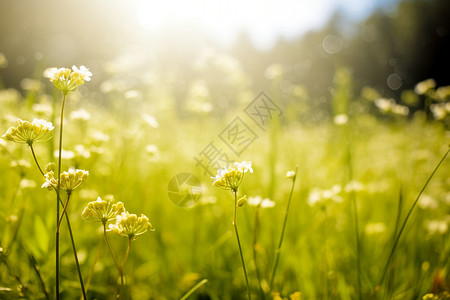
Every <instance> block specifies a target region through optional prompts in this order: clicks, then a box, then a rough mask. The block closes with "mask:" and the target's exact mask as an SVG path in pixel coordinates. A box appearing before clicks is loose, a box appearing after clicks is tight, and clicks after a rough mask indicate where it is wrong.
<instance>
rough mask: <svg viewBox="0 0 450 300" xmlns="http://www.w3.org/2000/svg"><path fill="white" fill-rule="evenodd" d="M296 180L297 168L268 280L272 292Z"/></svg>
mask: <svg viewBox="0 0 450 300" xmlns="http://www.w3.org/2000/svg"><path fill="white" fill-rule="evenodd" d="M296 179H297V167H295V175H294V178H292V187H291V193H290V194H289V200H288V204H287V207H286V212H285V213H284V221H283V228H282V229H281V236H280V241H279V242H278V248H277V249H276V250H275V264H274V266H273V271H272V277H271V279H270V291H272V289H273V282H274V279H275V274H276V272H277V268H278V261H279V260H280V252H281V245H282V244H283V238H284V232H285V231H286V224H287V219H288V214H289V208H290V206H291V200H292V195H293V193H294V187H295V180H296Z"/></svg>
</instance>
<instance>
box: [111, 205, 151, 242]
mask: <svg viewBox="0 0 450 300" xmlns="http://www.w3.org/2000/svg"><path fill="white" fill-rule="evenodd" d="M109 229H110V230H111V231H113V232H115V233H117V234H118V235H122V236H125V237H128V238H129V239H130V240H135V239H136V238H137V236H139V235H141V234H144V233H145V232H147V230H151V231H154V230H155V229H154V228H153V226H152V224H151V223H150V221H149V220H148V218H147V217H146V216H145V215H142V214H141V216H140V217H138V216H137V215H135V214H130V213H129V212H127V211H125V212H122V213H121V214H120V215H118V216H117V217H116V223H115V224H110V225H109Z"/></svg>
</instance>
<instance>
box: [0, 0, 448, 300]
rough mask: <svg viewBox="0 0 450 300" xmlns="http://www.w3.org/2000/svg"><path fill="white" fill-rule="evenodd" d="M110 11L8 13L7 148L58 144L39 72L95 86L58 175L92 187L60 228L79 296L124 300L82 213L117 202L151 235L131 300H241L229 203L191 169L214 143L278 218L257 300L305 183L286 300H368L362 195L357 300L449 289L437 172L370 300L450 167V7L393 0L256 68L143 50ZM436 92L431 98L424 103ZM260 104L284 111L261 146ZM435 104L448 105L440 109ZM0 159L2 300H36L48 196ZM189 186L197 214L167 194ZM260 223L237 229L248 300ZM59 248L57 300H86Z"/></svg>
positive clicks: (45, 265) (68, 134)
mask: <svg viewBox="0 0 450 300" xmlns="http://www.w3.org/2000/svg"><path fill="white" fill-rule="evenodd" d="M111 3H112V4H110V5H109V6H108V5H106V2H105V1H98V2H92V3H90V2H89V3H88V2H83V3H81V4H80V3H78V2H74V1H69V2H68V3H66V4H62V3H60V2H56V1H49V2H46V3H42V2H37V1H23V2H7V1H5V2H1V4H0V7H1V9H0V15H1V18H0V28H2V37H1V38H0V52H1V53H2V54H3V56H2V57H4V60H3V63H1V62H0V84H1V88H2V89H1V90H0V105H1V112H0V124H1V127H0V128H2V130H3V132H5V131H6V130H7V128H8V127H10V126H15V120H16V118H21V119H25V120H32V119H33V118H43V119H46V120H48V121H51V122H53V123H54V124H55V125H57V123H58V122H57V119H58V116H59V106H60V96H59V94H58V93H57V91H55V90H53V89H52V87H51V84H50V82H47V80H46V79H44V78H43V76H42V72H43V70H44V69H45V68H47V67H51V66H58V67H62V66H65V67H70V66H71V65H73V64H75V65H81V64H83V65H86V66H87V67H89V68H90V70H91V71H92V73H93V74H94V75H93V78H92V81H91V82H87V83H85V84H84V85H83V86H81V87H80V89H79V91H78V92H77V93H75V94H71V95H70V96H69V100H68V102H67V107H66V123H65V132H64V134H65V137H64V147H63V148H64V149H65V150H68V151H72V153H68V154H67V155H68V156H67V157H68V158H66V159H64V160H63V169H68V168H69V167H76V168H81V169H86V170H89V172H90V176H89V178H88V180H87V181H86V182H85V183H84V184H83V185H82V186H81V187H80V189H79V190H77V191H76V192H75V193H74V195H73V199H72V200H71V204H70V206H69V209H68V211H69V214H70V218H71V224H72V228H73V231H74V235H75V239H76V243H77V248H78V250H79V257H80V260H81V268H82V273H83V275H84V278H85V280H87V278H88V277H89V275H90V274H92V281H91V284H90V286H89V290H88V295H89V298H90V299H113V298H114V297H113V295H114V293H115V292H116V290H117V286H118V282H117V280H118V274H117V270H116V268H115V266H114V264H113V262H112V260H111V259H110V257H109V256H108V252H107V249H106V247H105V245H104V241H103V239H102V236H101V231H98V230H97V227H99V226H98V224H96V223H87V222H85V221H83V220H82V219H81V217H80V214H81V212H82V210H83V208H84V207H85V205H86V204H87V203H88V202H89V201H94V200H95V199H96V198H97V196H101V197H104V196H106V195H113V196H114V198H115V199H116V200H118V201H123V202H124V203H125V206H126V208H127V209H128V210H129V211H130V212H131V213H137V214H140V213H144V214H146V215H147V216H148V217H149V219H150V221H151V222H152V224H153V225H154V227H155V228H156V231H155V232H149V233H146V234H145V235H143V236H141V237H139V238H138V239H137V240H136V241H135V242H134V243H133V246H132V249H131V255H130V258H129V261H128V263H127V265H126V268H125V274H126V283H127V288H128V289H129V295H132V297H133V298H134V299H174V298H180V297H181V296H182V295H183V294H184V293H185V292H186V291H187V290H189V288H191V287H192V286H193V285H194V284H195V283H196V282H198V281H200V280H201V279H203V278H206V279H208V283H207V284H206V285H204V286H203V287H201V288H200V289H199V290H198V291H197V292H196V293H195V294H194V295H193V296H192V298H193V299H241V298H242V299H243V298H244V295H245V282H244V278H243V276H242V270H241V265H240V262H239V257H238V251H237V248H236V245H235V241H234V237H233V234H234V233H233V229H232V226H231V218H232V212H233V207H232V206H233V204H232V203H233V201H232V195H231V193H229V192H227V191H223V190H220V189H213V188H212V186H211V180H210V178H209V175H208V174H205V172H204V170H203V169H202V168H201V167H199V166H198V165H197V164H196V161H195V160H194V156H198V155H199V153H200V152H201V151H202V150H203V149H204V148H205V147H206V146H207V145H208V144H209V143H210V142H214V143H215V145H217V146H218V147H220V148H221V149H222V150H223V151H225V152H226V153H227V154H228V155H229V159H230V160H237V161H241V160H248V161H252V162H253V164H254V174H252V175H249V176H246V177H245V180H244V182H243V185H242V187H241V189H240V194H246V195H248V196H249V197H250V196H257V195H259V196H262V197H269V198H270V199H271V200H273V201H274V202H275V203H276V205H275V207H273V208H267V209H262V210H261V228H260V232H259V247H258V264H259V266H260V269H261V271H262V277H263V278H264V281H265V283H263V286H264V287H265V288H266V287H267V285H268V281H269V279H270V273H271V270H272V266H273V261H274V249H275V247H276V245H277V242H278V238H279V235H280V230H281V226H282V221H283V217H284V210H285V207H286V204H287V199H288V196H289V191H290V181H289V180H286V179H285V178H284V176H285V174H286V171H288V170H293V169H295V166H298V179H297V184H296V186H295V190H294V196H293V200H292V201H293V202H292V206H291V211H290V215H289V220H288V226H287V232H286V237H285V241H284V244H283V248H282V255H281V259H280V265H279V269H278V272H277V277H276V279H275V287H274V291H277V292H280V293H281V295H283V296H285V297H288V296H289V295H291V294H292V293H294V292H296V291H300V292H301V293H302V297H303V298H304V299H357V298H358V288H357V281H358V277H357V276H358V274H357V269H356V263H355V262H356V252H355V251H356V246H355V245H356V242H355V234H354V220H353V219H352V211H351V195H352V192H351V191H350V190H351V189H352V188H353V191H354V196H355V197H356V201H357V203H358V216H359V220H358V221H359V236H360V242H361V257H360V259H361V270H362V271H361V282H362V290H361V292H362V295H363V299H372V298H374V299H375V298H378V299H383V297H385V298H389V299H390V298H392V299H420V298H421V296H423V295H424V294H426V293H428V292H431V291H433V292H439V291H442V290H448V289H449V288H450V284H449V280H450V279H449V267H450V266H449V260H448V256H449V253H450V242H449V238H448V237H449V235H448V226H449V223H450V219H449V217H448V216H449V203H450V193H449V185H450V181H449V168H448V167H449V163H448V160H446V161H445V162H444V163H443V165H442V166H441V168H440V169H439V170H438V172H437V173H436V175H435V177H434V178H433V180H432V181H431V183H430V185H429V186H428V188H427V190H426V191H425V194H424V195H423V197H422V198H421V201H420V202H419V205H418V207H416V209H415V211H414V213H413V215H412V217H411V219H410V220H409V223H408V225H407V227H406V231H405V233H404V235H403V237H402V239H401V240H400V244H399V246H398V249H397V252H396V255H395V256H394V260H393V264H392V273H391V276H390V278H389V279H390V280H389V282H390V283H389V286H390V288H389V291H388V293H389V294H388V295H387V296H385V295H380V294H375V293H374V291H375V288H376V286H377V284H378V283H379V280H380V277H381V273H382V271H383V270H382V269H383V267H384V264H385V263H386V260H387V257H388V255H389V251H390V249H391V247H392V243H393V235H394V231H395V228H396V220H397V218H398V215H399V213H400V222H401V221H402V220H403V219H404V218H405V216H406V213H407V211H408V209H409V208H410V206H411V205H412V203H413V201H414V199H415V197H416V196H417V195H418V193H419V192H420V190H421V188H422V186H423V185H424V183H425V181H426V179H427V178H428V176H429V174H430V173H431V172H432V171H433V169H434V167H435V166H436V164H437V163H438V162H439V160H440V158H441V157H442V155H443V154H444V153H445V152H446V151H447V149H448V144H449V131H448V128H449V127H448V126H449V121H450V118H449V116H448V113H449V109H448V103H449V102H448V101H449V95H448V94H445V93H444V96H443V97H440V98H436V92H437V90H438V89H439V88H441V87H444V86H447V85H450V78H449V73H448V67H449V66H450V64H449V61H448V55H447V54H448V47H449V42H448V41H449V32H450V31H449V30H450V27H449V23H448V20H447V18H446V16H448V13H447V12H448V10H449V7H450V6H449V5H448V3H447V2H446V1H438V0H435V1H400V2H399V3H398V5H397V6H396V8H395V9H394V10H392V11H389V12H388V13H384V12H383V11H375V12H374V13H373V14H372V15H371V16H369V17H368V18H367V19H365V20H363V21H361V22H360V23H357V24H354V23H352V24H350V25H351V26H352V27H351V28H352V29H351V30H347V29H346V26H349V24H347V23H346V20H345V16H342V15H339V13H336V14H335V15H334V17H333V18H332V19H331V20H330V21H329V24H327V26H325V27H324V28H322V29H320V30H316V31H312V32H309V33H307V34H305V35H303V36H301V37H298V38H296V39H291V40H283V39H280V40H279V41H278V42H277V43H276V44H275V45H274V46H273V47H272V48H271V49H269V50H260V49H257V48H256V47H255V46H254V45H252V44H251V40H250V37H249V36H246V35H245V34H242V35H241V36H240V37H239V38H238V39H236V42H235V44H234V45H233V46H232V47H228V48H226V47H222V46H219V45H214V43H210V42H205V41H208V40H207V37H203V36H202V35H188V34H186V30H188V29H186V28H184V30H182V29H179V28H177V29H174V28H169V29H166V31H164V32H163V33H159V34H150V33H145V32H140V31H139V32H138V31H135V30H134V27H133V26H134V25H135V24H133V23H132V22H130V23H128V24H126V25H125V24H123V23H122V22H119V21H117V19H121V18H122V19H126V18H125V17H124V15H123V14H127V13H128V14H129V12H128V10H125V9H124V8H125V7H127V5H128V4H125V2H118V1H116V2H111ZM107 8H108V9H107ZM69 12H70V13H69ZM418 15H420V17H417V16H418ZM94 20H95V23H94ZM10 24H14V25H13V26H11V25H10ZM61 24H64V25H61ZM94 24H97V25H98V24H100V25H101V26H93V25H94ZM344 25H346V26H344ZM200 37H201V38H200ZM199 41H201V42H199ZM397 76H398V77H397ZM389 78H390V79H389ZM399 78H400V79H399ZM427 78H434V79H435V82H436V87H434V88H431V89H430V90H429V91H428V92H427V93H424V94H421V93H418V92H417V90H416V92H414V91H413V89H414V87H415V86H416V84H417V83H418V82H420V81H422V80H425V79H427ZM261 91H264V92H265V93H266V94H267V95H268V96H269V97H270V98H271V99H272V100H273V102H274V103H276V104H277V105H278V106H279V107H280V108H281V110H282V112H283V114H282V116H281V117H279V118H277V119H274V120H272V122H270V124H269V125H268V126H267V127H266V128H265V131H263V130H262V129H261V128H259V127H258V126H256V124H255V123H252V120H250V119H249V117H248V116H247V115H246V114H245V113H244V109H245V107H246V106H247V105H248V104H249V103H251V101H252V100H253V99H254V98H255V97H256V96H257V95H258V94H259V92H261ZM382 98H393V99H395V103H396V105H401V107H404V108H407V111H406V114H404V113H398V112H396V111H395V109H394V110H393V108H392V107H393V106H388V108H387V109H386V106H383V105H382V104H380V103H382V102H380V101H379V100H380V99H382ZM427 101H428V102H427ZM430 101H431V103H430ZM427 103H428V104H427ZM430 104H433V105H437V106H435V109H434V110H432V109H431V106H430ZM438 107H439V109H440V110H438ZM403 111H404V110H403ZM436 111H439V112H440V114H437V113H436ZM237 116H239V117H241V118H242V119H243V120H244V122H246V124H247V125H248V126H250V128H251V129H252V130H254V132H255V133H256V134H257V135H258V138H257V139H256V140H255V141H254V142H253V143H252V144H251V145H249V147H248V148H247V149H246V150H245V151H243V152H242V154H241V155H240V156H237V155H235V154H233V152H232V151H230V150H229V149H228V148H227V145H226V144H225V143H224V142H223V141H221V140H220V138H219V137H218V135H219V134H220V133H221V132H222V130H224V129H225V128H226V126H227V125H228V124H229V123H230V122H231V121H232V120H233V119H234V118H235V117H237ZM337 116H344V119H345V120H346V121H342V122H340V121H339V118H337ZM341 120H342V119H341ZM56 145H57V139H55V138H54V139H51V140H49V141H48V142H45V143H42V144H39V145H36V152H37V154H38V159H39V161H40V162H41V164H42V165H43V166H45V164H46V163H48V162H50V161H55V160H56V159H55V157H54V150H55V149H56V148H57V146H56ZM149 145H150V146H149ZM0 147H1V154H0V166H1V169H0V170H1V178H2V180H0V199H1V201H0V232H1V234H0V248H1V250H2V251H1V252H2V256H1V261H0V263H1V264H0V298H4V299H20V298H26V299H28V298H30V299H41V298H42V299H43V298H45V295H44V293H43V292H42V290H43V289H42V287H41V282H40V280H39V278H38V276H37V274H38V272H36V270H35V269H34V267H33V266H38V269H39V274H40V275H41V276H42V282H43V283H44V284H45V285H46V287H47V288H48V289H49V290H50V291H53V290H54V287H53V286H52V284H53V282H54V276H55V274H54V265H53V264H54V259H53V257H54V237H53V235H54V234H53V231H54V227H55V220H54V207H53V203H54V201H53V200H54V195H53V193H50V192H48V191H47V190H42V189H41V188H40V186H41V184H42V183H43V180H42V178H41V177H40V174H39V172H38V171H37V169H36V168H35V166H33V164H32V157H31V154H30V153H29V149H27V148H26V147H25V146H23V145H16V144H12V143H9V142H8V143H7V142H6V141H3V140H0ZM349 157H350V158H351V159H350V160H349ZM350 170H351V172H350ZM183 172H189V173H192V174H194V175H196V176H197V177H198V178H199V179H200V181H201V183H202V186H203V188H204V193H203V195H202V198H201V199H200V201H199V202H198V203H197V205H196V206H194V207H192V208H189V209H187V208H180V207H178V206H176V205H174V204H173V203H172V202H171V201H170V200H169V198H168V195H167V189H168V183H169V181H170V180H171V178H172V177H173V176H175V175H177V174H179V173H183ZM350 174H351V175H350ZM400 199H401V200H400ZM255 212H256V209H255V207H252V206H249V205H245V206H244V207H242V208H239V212H238V221H239V226H240V228H239V230H240V234H241V241H242V243H243V251H244V256H245V258H246V262H247V265H248V272H249V276H250V284H251V286H252V293H253V294H254V296H255V297H257V293H258V290H257V282H256V276H255V262H254V261H253V257H252V246H253V245H252V242H253V234H254V232H253V230H254V228H253V226H254V223H253V222H254V216H255ZM111 242H112V247H113V248H114V249H115V250H116V253H118V256H119V257H120V256H122V255H124V253H125V250H126V242H125V241H124V239H123V238H121V237H114V236H112V237H111ZM61 245H62V252H61V253H62V278H63V280H62V286H63V297H64V298H67V299H75V298H78V297H79V295H80V293H79V291H78V282H77V278H76V269H75V266H74V263H73V257H72V254H71V251H72V250H71V248H70V243H69V240H68V235H67V231H66V228H65V227H64V228H63V232H62V244H61ZM49 258H52V259H49ZM92 270H93V271H92Z"/></svg>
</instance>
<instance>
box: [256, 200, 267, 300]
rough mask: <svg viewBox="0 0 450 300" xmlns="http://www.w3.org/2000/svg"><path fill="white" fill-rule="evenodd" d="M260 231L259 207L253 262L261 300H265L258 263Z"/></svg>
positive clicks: (257, 208)
mask: <svg viewBox="0 0 450 300" xmlns="http://www.w3.org/2000/svg"><path fill="white" fill-rule="evenodd" d="M258 231H259V206H258V207H256V212H255V232H254V234H253V237H254V238H253V261H254V262H255V270H256V277H257V278H258V285H259V292H260V294H261V299H265V298H266V296H265V294H264V290H263V288H262V286H261V274H260V272H259V265H258V261H257V249H258Z"/></svg>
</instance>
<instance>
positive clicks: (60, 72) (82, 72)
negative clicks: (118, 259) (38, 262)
mask: <svg viewBox="0 0 450 300" xmlns="http://www.w3.org/2000/svg"><path fill="white" fill-rule="evenodd" d="M46 76H47V77H48V78H49V79H50V81H51V82H52V83H53V84H54V85H55V87H56V88H58V89H59V90H61V92H62V94H63V99H62V104H61V114H60V124H59V141H58V143H59V147H58V149H59V151H58V180H57V186H56V224H57V225H56V226H57V229H56V246H55V248H56V250H55V252H56V299H60V253H59V251H60V250H59V235H60V233H59V226H60V206H59V205H60V202H62V201H61V195H60V191H61V169H62V164H61V156H62V144H63V127H64V107H65V104H66V100H67V96H68V94H69V93H70V92H74V91H76V90H77V88H78V87H79V86H80V85H82V84H83V83H84V81H89V80H90V79H91V78H90V76H92V73H91V72H89V69H87V68H86V67H84V66H81V67H80V69H78V68H77V67H76V66H73V67H72V70H70V69H67V68H59V69H57V68H52V69H49V70H47V71H46ZM68 200H69V198H68ZM67 202H68V201H67ZM66 219H67V222H68V225H69V223H70V222H69V218H68V217H67V214H66ZM68 227H69V232H70V235H71V237H72V235H73V233H72V231H71V229H70V225H69V226H68ZM72 245H73V246H74V243H73V240H72ZM73 250H74V256H75V261H76V263H77V269H78V273H79V274H81V272H80V266H79V263H78V258H77V254H76V250H75V247H73ZM80 284H81V287H82V292H83V297H84V299H86V291H85V290H84V285H83V280H82V276H80Z"/></svg>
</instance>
